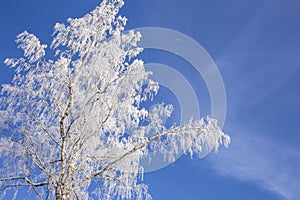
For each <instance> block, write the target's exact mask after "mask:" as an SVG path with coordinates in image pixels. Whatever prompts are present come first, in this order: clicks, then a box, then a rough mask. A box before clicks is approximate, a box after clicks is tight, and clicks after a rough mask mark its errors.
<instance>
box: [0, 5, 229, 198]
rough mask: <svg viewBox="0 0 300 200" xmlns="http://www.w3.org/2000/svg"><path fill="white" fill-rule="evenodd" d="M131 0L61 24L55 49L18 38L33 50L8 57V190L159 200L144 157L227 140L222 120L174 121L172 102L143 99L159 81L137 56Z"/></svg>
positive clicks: (3, 181) (0, 149)
mask: <svg viewBox="0 0 300 200" xmlns="http://www.w3.org/2000/svg"><path fill="white" fill-rule="evenodd" d="M122 5H123V0H103V2H102V3H101V4H100V5H99V6H98V7H96V8H95V9H94V10H93V11H92V12H90V13H88V14H86V15H85V16H83V17H82V18H77V19H68V21H67V23H66V24H61V23H57V24H56V25H55V27H54V34H53V40H52V43H51V45H50V46H49V48H48V47H47V45H45V44H41V43H40V41H39V39H38V38H37V37H36V36H35V35H33V34H31V33H28V32H26V31H25V32H23V33H21V34H19V35H18V36H17V39H16V42H17V44H18V48H20V49H22V50H23V52H24V57H21V58H8V59H6V60H5V63H6V64H7V65H8V66H10V67H12V68H14V69H15V75H14V77H13V80H12V81H11V83H10V84H5V85H2V91H1V98H0V118H1V119H0V121H1V122H0V131H1V132H0V134H1V135H0V166H1V167H0V190H1V192H0V193H1V195H2V196H1V197H2V198H5V197H6V195H7V194H8V193H9V194H11V192H17V191H18V190H21V189H22V191H24V189H25V191H28V192H31V194H34V195H35V196H36V198H37V199H57V200H69V199H151V195H150V194H149V193H148V192H147V185H146V184H145V183H143V181H142V177H143V167H142V166H141V164H140V161H141V159H142V158H145V157H148V156H150V153H149V152H150V151H157V152H159V153H161V154H162V155H164V157H165V159H166V160H168V161H174V159H175V157H176V155H178V154H179V153H180V152H184V153H186V154H190V155H191V156H192V155H193V154H200V153H201V150H202V149H203V148H204V147H205V148H207V149H214V150H215V151H217V150H218V148H219V146H220V144H223V145H225V146H226V147H227V145H228V143H229V141H230V139H229V136H227V135H226V134H224V133H223V132H222V130H221V129H220V128H219V127H218V125H217V121H216V120H215V119H211V118H209V117H207V118H203V119H199V120H192V119H191V120H190V121H188V122H186V123H185V124H183V125H181V126H171V127H166V126H165V125H164V123H163V121H164V120H162V119H164V118H166V117H170V115H171V113H172V110H173V108H172V106H171V105H164V104H161V105H158V106H156V107H155V108H154V109H152V110H151V112H150V111H148V110H147V109H146V108H143V107H142V106H141V103H142V102H145V101H151V99H152V97H153V96H154V95H155V94H156V93H157V92H158V89H159V84H158V83H157V82H155V81H153V80H151V79H149V75H150V74H151V72H147V71H145V68H144V65H143V61H141V60H138V59H136V56H137V55H138V54H139V53H140V52H141V51H142V49H141V48H139V47H138V46H137V43H138V41H139V40H140V38H141V34H140V33H138V32H134V31H129V32H126V33H125V32H124V27H125V24H126V18H125V17H123V16H120V15H119V14H118V11H119V9H120V8H121V7H122ZM46 50H47V51H50V52H53V54H54V55H53V56H52V59H47V58H46V57H47V56H45V51H46ZM48 57H49V56H48ZM142 120H143V121H144V120H146V121H147V122H148V124H147V126H142V125H141V121H142ZM129 133H130V134H129ZM149 133H151V134H149ZM153 133H155V134H153ZM167 144H168V145H167ZM170 147H171V148H170Z"/></svg>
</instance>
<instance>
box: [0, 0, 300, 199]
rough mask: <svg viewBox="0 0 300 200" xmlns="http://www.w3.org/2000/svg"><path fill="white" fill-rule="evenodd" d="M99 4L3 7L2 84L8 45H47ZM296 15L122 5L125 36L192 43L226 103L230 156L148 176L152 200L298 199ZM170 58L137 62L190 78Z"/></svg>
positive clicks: (209, 5)
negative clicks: (142, 33)
mask: <svg viewBox="0 0 300 200" xmlns="http://www.w3.org/2000/svg"><path fill="white" fill-rule="evenodd" d="M98 3H99V1H96V0H89V1H86V0H52V1H42V0H40V1H39V0H27V1H21V0H10V1H1V2H0V27H1V31H0V36H1V37H0V61H1V63H0V72H1V73H0V82H1V83H7V82H8V81H9V80H10V78H11V77H12V71H11V70H9V69H7V68H5V66H4V64H3V60H4V59H5V58H6V57H11V56H19V55H20V51H19V50H17V49H16V45H15V43H14V40H15V37H16V35H17V34H19V33H20V32H22V31H23V30H27V31H29V32H32V33H35V34H36V35H37V36H38V37H39V38H40V39H41V41H42V42H43V43H49V41H50V40H51V33H52V30H53V26H54V24H55V22H65V21H66V19H67V18H68V17H80V16H82V15H83V14H85V13H87V12H88V11H90V10H92V9H93V8H94V7H95V6H96V5H98ZM299 9H300V1H298V0H288V1H287V0H252V1H246V0H227V1H222V0H211V1H203V0H189V1H184V0H151V1H150V0H143V1H141V0H128V1H126V2H125V6H124V8H123V9H122V10H121V13H122V14H123V15H125V16H127V18H128V26H127V29H133V28H137V27H147V26H156V27H165V28H170V29H173V30H177V31H179V32H182V33H184V34H186V35H188V36H190V37H192V38H193V39H194V40H196V41H197V42H198V43H200V44H201V45H202V46H203V47H204V48H205V49H206V50H207V52H208V53H209V54H210V56H211V57H212V58H213V60H214V61H215V63H216V64H217V66H218V68H219V70H220V73H221V75H222V77H223V81H224V84H225V88H226V94H227V117H226V122H225V126H224V131H225V132H226V133H228V134H229V135H230V136H231V138H232V144H231V145H230V148H229V149H228V150H225V149H223V148H222V149H220V152H219V153H218V154H210V155H209V156H207V157H205V158H203V159H196V158H195V159H193V160H190V159H189V157H181V158H180V159H179V160H177V162H176V163H174V164H173V165H171V166H169V167H167V168H164V169H161V170H159V171H155V172H151V173H148V174H146V176H145V182H146V183H147V184H148V185H149V188H150V193H151V194H152V195H153V197H154V199H159V200H168V199H173V200H181V199H188V200H199V199H209V200H217V199H230V200H238V199H249V200H250V199H256V200H269V199H270V200H283V199H292V200H296V199H299V198H300V197H299V196H300V195H299V194H298V188H300V181H299V180H300V172H299V170H298V169H299V168H300V147H299V144H300V136H299V134H300V126H299V122H300V117H299V111H300V104H299V102H300V92H299V88H300V79H299V78H298V77H299V76H300V61H299V57H300V37H299V35H300V21H299V18H300V13H299ZM149 54H150V56H149ZM171 56H172V55H169V54H166V53H163V52H151V51H149V52H148V54H147V52H145V55H144V57H145V61H146V62H160V63H164V64H167V65H172V66H174V65H175V66H174V67H178V66H180V69H181V70H182V71H181V72H182V73H183V74H185V75H186V76H189V75H190V76H192V73H193V72H191V71H189V70H190V66H188V65H187V64H185V63H184V62H183V61H182V60H179V59H178V58H175V57H173V58H172V59H170V58H171ZM173 56H174V55H173ZM176 65H177V66H176ZM190 80H191V82H192V83H191V84H192V86H193V87H194V90H195V91H196V92H197V96H198V97H199V98H200V100H199V102H200V110H202V113H203V114H206V113H209V109H208V108H207V107H208V106H209V102H208V101H209V98H208V93H207V91H206V90H205V85H204V83H203V80H201V77H198V79H197V80H196V79H195V78H193V77H190ZM166 101H168V100H166ZM207 105H208V106H207ZM21 199H23V198H21Z"/></svg>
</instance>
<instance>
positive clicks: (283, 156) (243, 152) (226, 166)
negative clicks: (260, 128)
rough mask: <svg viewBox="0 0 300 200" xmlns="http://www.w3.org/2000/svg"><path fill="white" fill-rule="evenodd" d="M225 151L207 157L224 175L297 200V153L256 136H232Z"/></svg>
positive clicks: (291, 148)
mask: <svg viewBox="0 0 300 200" xmlns="http://www.w3.org/2000/svg"><path fill="white" fill-rule="evenodd" d="M232 139H233V141H232V145H231V146H230V149H229V150H228V151H222V152H220V154H221V155H218V156H215V157H213V158H211V161H212V164H213V167H214V169H215V170H216V171H217V172H218V173H220V174H222V175H225V176H230V177H233V178H236V179H239V180H242V181H247V182H253V183H255V184H259V185H260V186H262V187H263V188H265V189H268V190H270V191H273V192H276V193H278V194H279V195H281V196H282V197H284V198H286V199H289V200H296V199H299V198H300V194H299V188H300V181H299V180H300V172H299V170H298V169H299V167H300V161H299V158H300V150H299V149H295V148H293V147H290V146H283V145H280V144H277V143H275V142H273V141H272V139H271V138H263V137H261V136H258V135H253V134H252V135H251V134H239V135H236V136H234V137H233V138H232Z"/></svg>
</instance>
